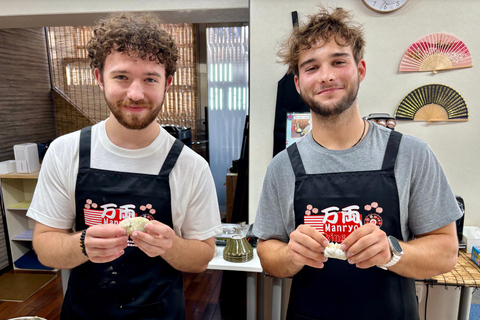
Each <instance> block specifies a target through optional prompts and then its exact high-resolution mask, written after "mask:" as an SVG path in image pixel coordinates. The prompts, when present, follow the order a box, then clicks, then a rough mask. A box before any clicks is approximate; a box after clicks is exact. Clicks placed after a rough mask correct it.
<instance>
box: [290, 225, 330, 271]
mask: <svg viewBox="0 0 480 320" xmlns="http://www.w3.org/2000/svg"><path fill="white" fill-rule="evenodd" d="M326 246H328V240H327V238H325V237H324V236H323V235H322V234H321V233H320V232H318V231H317V230H315V229H314V228H313V227H311V226H308V225H304V224H302V225H299V226H298V228H297V229H296V230H295V231H293V232H292V233H291V234H290V241H289V242H288V249H287V254H288V258H289V259H290V261H291V262H292V263H293V264H294V265H296V266H298V267H303V266H305V265H307V266H310V267H313V268H323V266H324V264H323V263H324V262H325V261H327V258H325V257H324V256H323V252H324V251H325V247H326Z"/></svg>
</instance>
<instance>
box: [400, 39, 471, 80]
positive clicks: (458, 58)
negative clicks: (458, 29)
mask: <svg viewBox="0 0 480 320" xmlns="http://www.w3.org/2000/svg"><path fill="white" fill-rule="evenodd" d="M470 67H472V56H471V55H470V51H468V48H467V46H466V45H465V44H464V43H463V42H462V41H461V40H459V39H458V38H457V37H455V36H453V35H451V34H447V33H433V34H429V35H427V36H425V37H423V38H420V39H418V40H417V41H416V42H415V43H413V44H412V45H411V46H410V48H408V49H407V51H406V52H405V54H404V55H403V57H402V61H401V62H400V68H399V71H433V72H434V73H437V72H438V71H439V70H446V69H456V68H470Z"/></svg>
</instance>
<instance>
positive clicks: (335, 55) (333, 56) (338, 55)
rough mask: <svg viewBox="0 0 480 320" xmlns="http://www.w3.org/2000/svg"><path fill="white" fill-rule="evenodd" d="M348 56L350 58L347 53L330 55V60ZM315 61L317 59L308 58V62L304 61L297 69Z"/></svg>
mask: <svg viewBox="0 0 480 320" xmlns="http://www.w3.org/2000/svg"><path fill="white" fill-rule="evenodd" d="M348 56H350V54H349V53H347V52H336V53H332V54H331V55H330V58H338V57H348ZM315 61H317V59H315V58H310V59H308V60H305V61H303V62H302V63H301V64H300V66H299V69H301V68H302V67H303V66H304V65H306V64H309V63H312V62H315Z"/></svg>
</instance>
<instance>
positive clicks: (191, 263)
mask: <svg viewBox="0 0 480 320" xmlns="http://www.w3.org/2000/svg"><path fill="white" fill-rule="evenodd" d="M214 254H215V239H214V238H210V239H207V240H204V241H200V240H187V239H183V238H181V237H178V236H175V238H174V240H173V243H172V247H171V248H170V249H169V250H167V251H166V252H165V253H164V254H162V255H161V257H162V258H163V259H164V260H165V261H167V262H168V263H169V264H170V265H171V266H172V267H174V268H175V269H177V270H179V271H182V272H202V271H205V270H206V269H207V266H208V263H209V262H210V261H211V260H212V259H213V256H214Z"/></svg>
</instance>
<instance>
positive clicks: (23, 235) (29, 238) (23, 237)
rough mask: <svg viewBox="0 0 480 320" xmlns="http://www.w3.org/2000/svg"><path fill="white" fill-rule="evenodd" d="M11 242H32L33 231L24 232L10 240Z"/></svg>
mask: <svg viewBox="0 0 480 320" xmlns="http://www.w3.org/2000/svg"><path fill="white" fill-rule="evenodd" d="M12 240H13V241H32V240H33V229H29V230H26V231H24V232H22V233H20V234H19V235H16V236H15V237H13V238H12Z"/></svg>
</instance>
